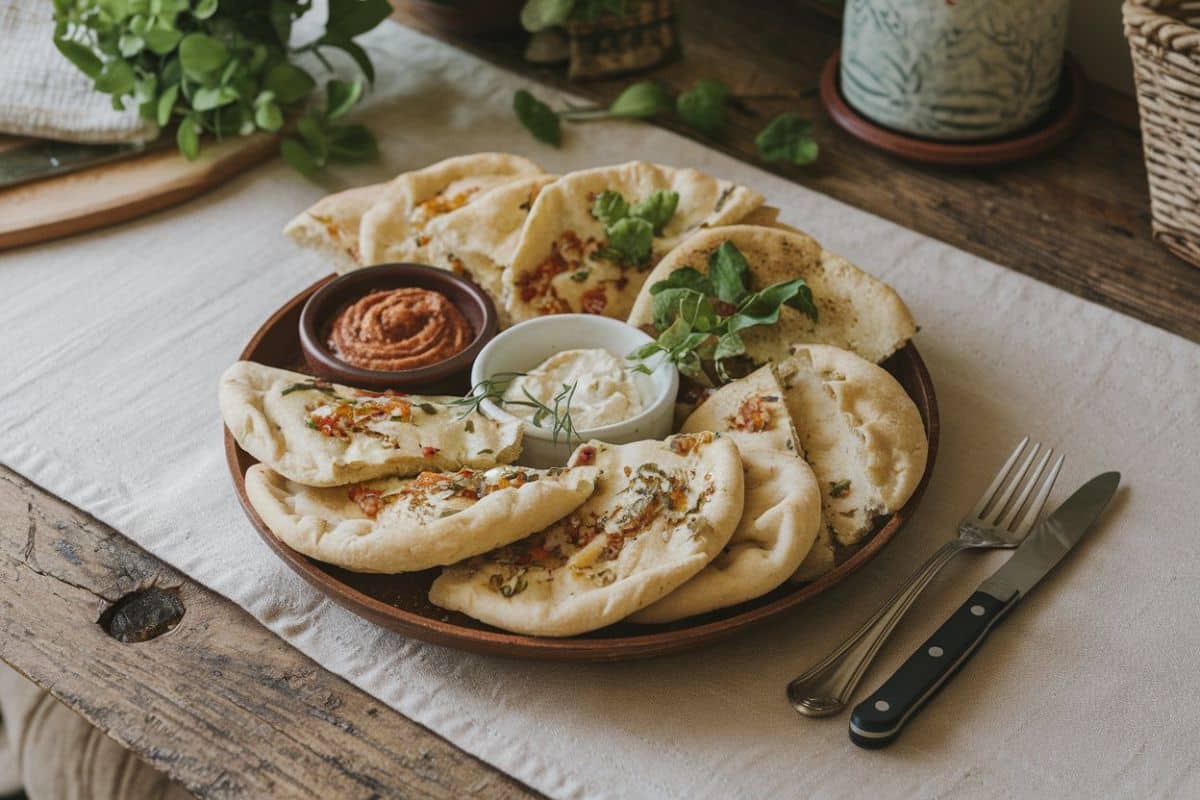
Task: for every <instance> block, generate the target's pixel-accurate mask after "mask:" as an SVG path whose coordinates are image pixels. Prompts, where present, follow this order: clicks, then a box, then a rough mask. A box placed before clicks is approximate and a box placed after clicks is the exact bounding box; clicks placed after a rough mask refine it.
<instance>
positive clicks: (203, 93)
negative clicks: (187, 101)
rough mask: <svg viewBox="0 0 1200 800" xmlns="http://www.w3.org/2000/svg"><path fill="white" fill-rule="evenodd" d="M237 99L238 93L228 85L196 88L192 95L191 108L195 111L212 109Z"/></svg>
mask: <svg viewBox="0 0 1200 800" xmlns="http://www.w3.org/2000/svg"><path fill="white" fill-rule="evenodd" d="M237 99H238V93H237V92H235V91H234V90H233V89H230V88H229V87H228V86H216V87H212V88H203V89H197V90H196V92H195V94H193V95H192V108H194V109H196V110H197V111H212V110H213V109H214V108H220V107H221V106H227V105H229V104H230V103H232V102H234V101H236V100H237Z"/></svg>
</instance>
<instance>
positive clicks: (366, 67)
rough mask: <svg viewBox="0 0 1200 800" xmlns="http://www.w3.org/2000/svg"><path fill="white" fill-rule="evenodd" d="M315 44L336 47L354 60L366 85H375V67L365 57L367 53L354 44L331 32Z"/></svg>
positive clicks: (348, 39) (369, 59) (368, 57)
mask: <svg viewBox="0 0 1200 800" xmlns="http://www.w3.org/2000/svg"><path fill="white" fill-rule="evenodd" d="M317 43H318V44H324V45H328V46H330V47H336V48H337V49H338V50H341V51H342V52H344V53H345V54H346V55H348V56H350V57H351V58H352V59H354V63H355V64H357V65H358V68H359V69H361V70H362V73H363V76H364V77H366V79H367V83H375V65H374V64H372V63H371V57H370V56H369V55H367V51H366V50H363V49H362V47H360V46H359V45H358V44H357V43H356V42H354V41H352V40H351V39H350V38H348V37H346V36H341V35H339V34H337V33H334V32H332V31H331V32H327V33H326V34H325V35H324V36H322V37H321V38H320V39H319V40H318V42H317Z"/></svg>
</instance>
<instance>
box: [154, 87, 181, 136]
mask: <svg viewBox="0 0 1200 800" xmlns="http://www.w3.org/2000/svg"><path fill="white" fill-rule="evenodd" d="M178 97H179V84H178V83H175V84H172V85H170V86H168V87H167V88H166V90H165V91H164V92H163V93H162V94H161V95H159V96H158V110H157V115H156V116H157V119H156V121H157V122H158V124H159V127H162V126H164V125H166V124H167V123H168V122H170V121H171V112H172V111H173V110H174V109H175V101H176V99H178Z"/></svg>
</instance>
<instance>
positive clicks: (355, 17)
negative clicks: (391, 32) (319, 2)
mask: <svg viewBox="0 0 1200 800" xmlns="http://www.w3.org/2000/svg"><path fill="white" fill-rule="evenodd" d="M391 13H392V6H391V4H390V3H389V2H388V0H329V21H328V22H327V23H326V24H325V30H326V31H328V32H331V33H334V34H336V35H337V36H339V37H344V38H346V39H353V38H354V37H355V36H358V35H359V34H361V33H366V32H367V31H369V30H371V29H372V28H374V27H375V26H376V25H378V24H379V23H381V22H383V21H384V20H385V19H387V18H388V17H389V16H391Z"/></svg>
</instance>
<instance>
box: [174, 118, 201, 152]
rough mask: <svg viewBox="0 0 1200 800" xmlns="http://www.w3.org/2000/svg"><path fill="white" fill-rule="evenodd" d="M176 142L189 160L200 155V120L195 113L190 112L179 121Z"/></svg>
mask: <svg viewBox="0 0 1200 800" xmlns="http://www.w3.org/2000/svg"><path fill="white" fill-rule="evenodd" d="M175 144H176V145H178V147H179V152H181V153H183V155H184V157H185V158H187V160H188V161H191V160H193V159H194V158H195V157H196V156H197V155H199V153H200V122H199V118H198V116H197V115H196V114H195V113H192V114H188V115H187V116H186V117H184V118H183V121H182V122H180V123H179V130H177V131H175Z"/></svg>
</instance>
